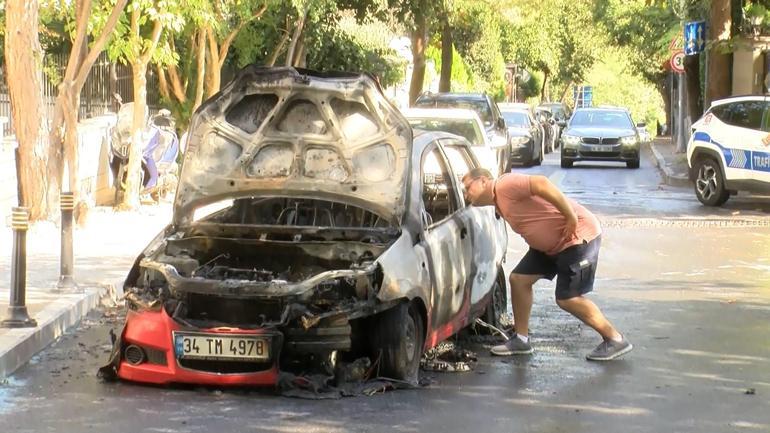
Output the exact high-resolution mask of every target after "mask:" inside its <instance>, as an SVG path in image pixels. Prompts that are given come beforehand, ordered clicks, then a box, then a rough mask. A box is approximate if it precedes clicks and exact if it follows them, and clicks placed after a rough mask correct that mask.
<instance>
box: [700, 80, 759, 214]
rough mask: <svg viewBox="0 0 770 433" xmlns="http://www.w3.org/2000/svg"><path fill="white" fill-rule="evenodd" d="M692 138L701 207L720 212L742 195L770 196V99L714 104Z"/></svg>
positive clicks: (743, 97)
mask: <svg viewBox="0 0 770 433" xmlns="http://www.w3.org/2000/svg"><path fill="white" fill-rule="evenodd" d="M692 132H693V133H692V135H691V136H690V140H689V142H688V143H687V164H688V165H689V167H690V178H691V179H692V180H693V181H695V196H696V197H697V198H698V200H699V201H700V202H701V203H703V204H704V205H706V206H721V205H722V204H724V203H725V202H726V201H727V200H728V199H729V198H730V195H732V194H737V192H738V191H748V192H758V193H768V192H770V138H768V137H770V135H768V132H770V97H767V96H764V95H756V96H741V97H734V98H727V99H720V100H718V101H713V102H712V103H711V107H710V108H709V109H708V111H706V113H705V114H704V115H703V117H701V118H700V119H699V120H698V121H697V122H695V123H694V124H693V125H692Z"/></svg>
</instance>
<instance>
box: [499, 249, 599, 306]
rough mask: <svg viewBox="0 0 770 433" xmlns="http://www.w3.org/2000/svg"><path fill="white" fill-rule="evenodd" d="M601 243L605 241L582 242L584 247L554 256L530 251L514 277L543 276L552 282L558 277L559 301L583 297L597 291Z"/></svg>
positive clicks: (517, 266) (557, 292) (566, 250)
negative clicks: (595, 286)
mask: <svg viewBox="0 0 770 433" xmlns="http://www.w3.org/2000/svg"><path fill="white" fill-rule="evenodd" d="M601 243H602V237H601V236H597V237H596V238H595V239H594V240H592V241H590V242H586V241H583V243H582V244H578V245H573V246H571V247H569V248H567V249H565V250H564V251H562V252H560V253H558V254H556V255H554V256H549V255H547V254H546V253H544V252H542V251H538V250H535V249H532V248H530V249H529V251H527V254H525V255H524V257H523V258H522V259H521V261H520V262H519V264H518V265H516V268H514V269H513V273H515V274H523V275H543V276H545V278H547V279H549V280H553V277H554V276H558V278H556V299H570V298H574V297H576V296H580V295H584V294H586V293H588V292H590V291H591V290H593V288H594V276H595V275H596V266H597V264H598V263H599V247H600V246H601Z"/></svg>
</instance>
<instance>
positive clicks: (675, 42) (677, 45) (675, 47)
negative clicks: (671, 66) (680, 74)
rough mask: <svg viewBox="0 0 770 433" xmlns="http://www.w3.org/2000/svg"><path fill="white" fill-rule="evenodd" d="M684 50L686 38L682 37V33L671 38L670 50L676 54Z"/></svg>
mask: <svg viewBox="0 0 770 433" xmlns="http://www.w3.org/2000/svg"><path fill="white" fill-rule="evenodd" d="M682 48H684V37H682V33H677V34H676V35H674V37H673V38H671V42H670V43H669V44H668V50H669V51H671V52H672V53H675V52H677V51H679V50H681V49H682Z"/></svg>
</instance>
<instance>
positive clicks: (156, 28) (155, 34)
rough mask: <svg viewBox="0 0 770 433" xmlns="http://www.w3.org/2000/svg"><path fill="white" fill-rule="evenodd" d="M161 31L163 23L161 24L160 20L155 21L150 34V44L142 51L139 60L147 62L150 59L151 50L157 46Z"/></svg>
mask: <svg viewBox="0 0 770 433" xmlns="http://www.w3.org/2000/svg"><path fill="white" fill-rule="evenodd" d="M162 32H163V24H161V22H160V21H155V23H154V24H153V26H152V35H151V36H150V46H149V47H147V49H146V50H145V52H144V53H142V55H141V57H140V58H139V60H140V61H141V62H142V63H144V64H147V63H149V61H150V57H151V56H152V52H153V51H154V50H155V47H157V46H158V41H159V40H160V35H161V33H162Z"/></svg>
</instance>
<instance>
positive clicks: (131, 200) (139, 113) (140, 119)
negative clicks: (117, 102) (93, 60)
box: [118, 60, 147, 210]
mask: <svg viewBox="0 0 770 433" xmlns="http://www.w3.org/2000/svg"><path fill="white" fill-rule="evenodd" d="M131 72H132V76H133V77H132V78H133V79H132V82H133V87H134V115H133V120H132V122H131V124H132V126H131V148H130V149H129V152H128V165H127V166H126V173H127V175H126V191H125V194H123V202H122V203H120V204H119V205H118V207H119V208H120V209H122V210H132V209H138V208H139V205H140V203H139V193H140V192H141V189H142V181H141V173H142V150H143V147H144V140H143V137H142V131H143V129H144V124H145V121H146V119H145V111H146V110H147V63H145V62H143V61H141V60H140V61H138V62H134V63H131Z"/></svg>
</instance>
